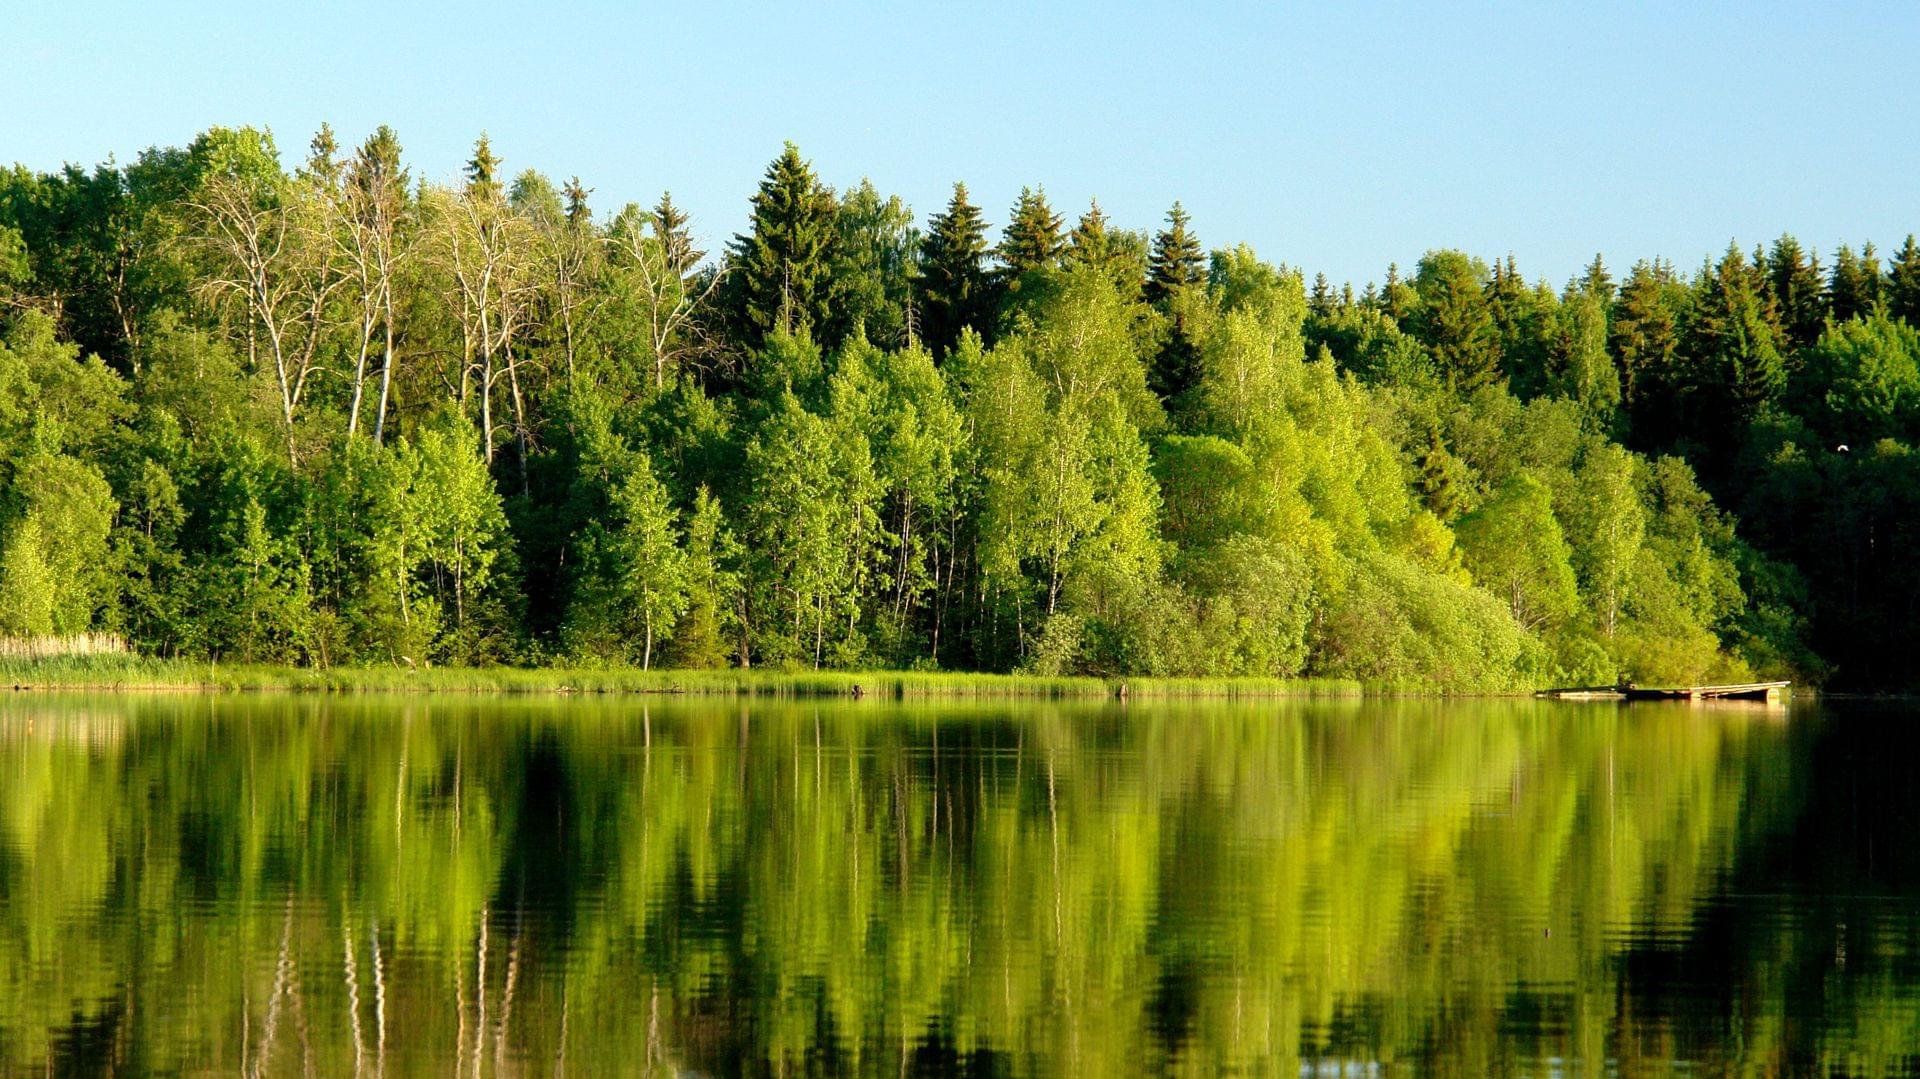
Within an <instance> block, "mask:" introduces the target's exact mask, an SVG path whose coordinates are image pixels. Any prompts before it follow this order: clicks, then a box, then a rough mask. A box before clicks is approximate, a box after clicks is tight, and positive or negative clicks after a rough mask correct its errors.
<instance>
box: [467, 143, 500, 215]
mask: <svg viewBox="0 0 1920 1079" xmlns="http://www.w3.org/2000/svg"><path fill="white" fill-rule="evenodd" d="M466 175H467V193H468V194H470V195H474V196H484V197H486V198H493V197H495V196H497V195H499V194H500V193H501V187H500V158H499V156H498V155H496V154H495V153H494V152H493V141H492V140H491V139H489V138H487V133H486V132H484V131H483V132H481V133H480V138H479V139H478V140H477V141H475V142H474V144H473V156H472V157H470V158H468V159H467V168H466Z"/></svg>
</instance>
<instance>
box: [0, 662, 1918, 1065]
mask: <svg viewBox="0 0 1920 1079" xmlns="http://www.w3.org/2000/svg"><path fill="white" fill-rule="evenodd" d="M1914 718H1915V713H1914V711H1913V710H1912V709H1911V707H1910V706H1902V707H1896V706H1889V705H1876V706H1857V707H1847V708H1841V707H1839V706H1832V707H1828V708H1826V709H1824V710H1816V709H1812V708H1796V709H1794V710H1792V711H1781V710H1773V711H1767V710H1764V709H1737V708H1727V709H1700V708H1691V709H1690V708H1687V707H1684V706H1635V707H1632V708H1622V707H1616V706H1607V705H1550V704H1535V703H1531V702H1528V703H1512V702H1497V703H1488V702H1476V703H1450V704H1440V703H1430V702H1412V703H1410V702H1366V703H1360V702H1343V703H1325V704H1322V703H1305V702H1299V703H1278V704H1272V703H1270V704H1261V705H1240V706H1217V705H1190V704H1173V705H1160V704H1151V703H1135V704H1133V705H1130V706H1128V707H1126V708H1125V709H1121V708H1119V707H1063V706H1053V705H1034V704H1019V705H1000V706H991V705H990V706H984V707H982V706H972V705H914V706H906V707H901V706H898V705H894V704H887V703H877V702H863V703H849V704H825V705H813V704H781V703H759V702H755V703H749V704H744V705H743V704H740V703H736V702H704V703H703V702H699V701H691V702H668V703H659V702H652V703H644V702H641V701H637V700H620V701H580V700H533V701H525V700H500V699H492V698H475V699H450V698H433V699H425V698H411V699H352V698H346V699H322V698H316V697H303V698H275V697H259V696H234V697H213V698H208V697H198V696H168V697H159V696H153V697H143V696H121V697H47V696H34V695H22V694H16V695H12V696H10V697H7V698H5V699H0V1072H8V1073H12V1072H30V1073H36V1074H38V1073H44V1072H53V1073H62V1072H65V1073H80V1074H93V1073H100V1072H107V1071H116V1072H119V1073H122V1074H143V1073H150V1072H202V1071H221V1072H226V1073H234V1072H241V1071H245V1072H249V1073H262V1074H313V1075H348V1074H354V1073H356V1072H359V1073H378V1072H380V1071H381V1070H382V1069H384V1070H385V1071H386V1072H387V1073H390V1074H396V1075H398V1074H419V1073H437V1074H444V1073H448V1072H451V1071H454V1070H456V1069H458V1070H459V1071H461V1072H463V1073H468V1074H472V1073H482V1074H494V1073H525V1074H533V1073H540V1074H555V1073H559V1072H567V1073H574V1074H583V1075H604V1074H633V1073H644V1072H648V1071H657V1072H660V1073H671V1072H673V1071H676V1070H680V1071H694V1072H711V1073H734V1072H742V1071H744V1072H769V1073H785V1074H793V1073H828V1074H839V1073H850V1072H851V1073H885V1074H894V1075H897V1074H900V1073H902V1072H906V1073H969V1074H983V1075H1000V1074H1009V1075H1011V1074H1032V1073H1049V1074H1074V1075H1118V1074H1129V1073H1137V1072H1164V1071H1179V1072H1188V1073H1194V1074H1218V1073H1221V1072H1239V1073H1248V1074H1273V1073H1284V1074H1288V1075H1297V1074H1301V1073H1302V1072H1309V1073H1339V1072H1340V1071H1341V1069H1342V1068H1345V1069H1347V1073H1348V1074H1352V1073H1358V1074H1370V1073H1373V1072H1376V1071H1380V1072H1412V1073H1420V1074H1433V1073H1443V1074H1473V1075H1478V1074H1487V1073H1514V1072H1524V1073H1534V1074H1554V1073H1559V1074H1603V1073H1607V1072H1618V1073H1622V1074H1637V1073H1641V1072H1645V1071H1656V1070H1666V1069H1667V1068H1669V1067H1670V1066H1672V1065H1674V1064H1676V1063H1679V1064H1685V1065H1688V1066H1690V1067H1691V1068H1692V1069H1693V1070H1695V1071H1696V1072H1698V1073H1700V1074H1720V1073H1724V1072H1727V1071H1732V1070H1739V1071H1744V1072H1752V1073H1762V1074H1765V1073H1787V1074H1804V1073H1807V1072H1827V1071H1846V1072H1851V1073H1856V1074H1882V1073H1888V1072H1906V1071H1912V1070H1914V1069H1915V1068H1916V1067H1920V829H1917V826H1920V784H1916V783H1915V782H1914V781H1913V778H1914V771H1915V765H1916V756H1915V749H1916V748H1920V737H1917V736H1916V734H1915V732H1914V727H1913V723H1912V721H1913V719H1914Z"/></svg>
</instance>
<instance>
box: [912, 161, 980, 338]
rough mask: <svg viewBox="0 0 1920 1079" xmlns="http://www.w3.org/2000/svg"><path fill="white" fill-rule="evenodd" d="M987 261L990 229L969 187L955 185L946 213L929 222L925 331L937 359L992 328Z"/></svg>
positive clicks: (924, 251)
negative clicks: (967, 333)
mask: <svg viewBox="0 0 1920 1079" xmlns="http://www.w3.org/2000/svg"><path fill="white" fill-rule="evenodd" d="M986 255H987V223H986V221H985V220H983V219H982V218H981V216H980V208H979V207H978V206H975V205H974V204H973V203H971V202H969V201H967V185H966V184H954V185H953V198H952V199H950V200H949V201H948V202H947V209H946V211H945V212H944V213H940V214H935V215H934V216H933V217H932V218H931V219H930V220H929V221H928V222H927V238H926V240H925V241H924V243H923V245H922V247H921V261H920V274H921V281H922V285H921V289H920V297H921V305H922V307H921V311H922V322H921V329H922V332H923V333H924V334H925V337H926V341H927V345H928V347H930V348H931V349H932V350H933V352H934V354H935V355H936V356H939V355H945V354H946V352H947V351H948V350H949V349H951V348H953V346H954V345H955V344H956V343H957V342H958V341H959V340H960V331H961V330H964V329H968V328H972V329H974V330H976V331H980V332H982V333H984V332H985V331H987V330H989V329H990V328H991V327H990V326H988V324H987V323H988V321H989V317H990V314H991V311H992V302H991V301H992V297H991V295H990V294H989V281H988V278H987V272H986V268H985V266H984V265H983V260H984V259H985V258H986Z"/></svg>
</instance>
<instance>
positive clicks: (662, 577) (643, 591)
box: [607, 454, 688, 670]
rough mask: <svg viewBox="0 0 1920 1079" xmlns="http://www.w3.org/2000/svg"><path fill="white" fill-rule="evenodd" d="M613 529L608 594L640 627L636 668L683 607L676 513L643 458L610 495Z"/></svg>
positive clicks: (683, 565)
mask: <svg viewBox="0 0 1920 1079" xmlns="http://www.w3.org/2000/svg"><path fill="white" fill-rule="evenodd" d="M613 510H614V512H615V514H616V515H617V519H618V520H619V522H620V523H619V526H618V528H617V530H615V531H614V532H612V534H611V535H610V536H609V537H608V540H607V557H608V560H609V561H610V563H611V567H610V568H611V571H612V574H613V584H614V590H615V592H614V595H615V598H616V601H617V602H618V603H619V604H620V607H619V609H620V610H622V611H625V612H627V617H628V618H633V617H637V618H638V619H639V621H640V629H641V642H642V643H641V652H640V667H641V669H642V670H646V669H647V668H650V667H652V666H653V642H654V640H655V639H656V638H665V637H667V636H668V635H670V634H671V633H672V632H673V628H674V624H675V623H676V622H677V621H678V620H679V618H680V616H681V615H682V614H683V613H685V612H686V609H687V605H688V596H687V591H688V573H687V570H688V567H687V556H686V552H685V551H683V550H681V548H680V546H679V531H680V528H679V515H678V514H677V513H675V512H674V509H673V506H672V504H671V503H670V502H669V501H668V500H667V489H666V487H665V486H663V485H662V484H661V483H660V481H659V480H658V479H657V478H655V477H654V474H653V467H652V464H651V462H649V461H648V460H647V457H646V455H645V454H640V455H638V456H637V457H636V459H635V460H634V462H633V464H632V469H631V471H629V472H628V473H627V475H626V476H625V477H624V478H623V479H622V480H621V481H620V485H619V486H618V487H616V488H615V489H614V492H613Z"/></svg>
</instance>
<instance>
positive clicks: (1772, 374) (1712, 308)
mask: <svg viewBox="0 0 1920 1079" xmlns="http://www.w3.org/2000/svg"><path fill="white" fill-rule="evenodd" d="M1697 292H1698V299H1697V300H1696V302H1695V304H1694V310H1693V318H1692V321H1691V323H1690V325H1689V327H1688V333H1687V343H1688V350H1689V353H1690V356H1689V359H1690V360H1691V363H1692V369H1693V376H1694V380H1695V381H1694V386H1693V388H1694V389H1695V390H1696V391H1697V392H1698V394H1699V395H1700V396H1701V397H1702V398H1704V400H1702V401H1701V404H1704V405H1708V406H1709V407H1716V408H1726V409H1728V410H1730V411H1731V412H1732V413H1733V416H1734V418H1735V419H1736V420H1737V421H1739V423H1731V424H1730V423H1726V422H1725V421H1724V420H1719V421H1718V422H1712V423H1708V422H1706V421H1709V420H1713V419H1714V417H1712V416H1711V415H1702V416H1700V417H1699V418H1700V419H1701V420H1702V421H1703V424H1702V429H1703V430H1711V431H1718V432H1723V433H1732V432H1737V431H1738V430H1739V424H1740V423H1744V422H1745V421H1746V420H1749V419H1752V418H1753V416H1754V415H1755V414H1756V413H1758V412H1759V410H1760V408H1761V406H1762V405H1764V404H1766V403H1767V402H1768V401H1770V400H1772V399H1773V397H1774V396H1775V395H1776V394H1778V393H1779V392H1780V389H1781V387H1782V386H1784V385H1785V383H1786V364H1785V362H1784V361H1783V360H1782V359H1781V356H1780V351H1779V348H1778V344H1777V342H1776V341H1775V338H1774V330H1773V327H1772V325H1771V324H1770V323H1769V321H1768V319H1767V317H1766V311H1765V306H1764V303H1763V298H1762V297H1761V296H1760V295H1759V293H1758V290H1756V289H1755V287H1754V278H1753V273H1752V266H1751V265H1750V264H1749V263H1748V261H1747V257H1746V255H1745V254H1744V253H1743V252H1741V250H1740V248H1739V246H1738V245H1733V244H1729V245H1728V247H1727V253H1726V254H1725V255H1724V256H1722V257H1721V259H1720V261H1719V262H1718V263H1716V264H1714V266H1713V267H1712V268H1711V269H1710V270H1708V271H1706V272H1704V273H1702V274H1701V280H1700V284H1699V285H1698V286H1697Z"/></svg>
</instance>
